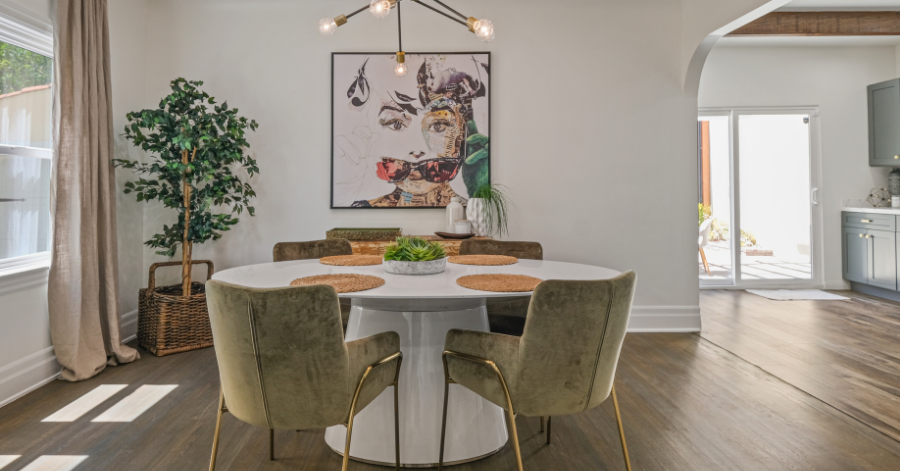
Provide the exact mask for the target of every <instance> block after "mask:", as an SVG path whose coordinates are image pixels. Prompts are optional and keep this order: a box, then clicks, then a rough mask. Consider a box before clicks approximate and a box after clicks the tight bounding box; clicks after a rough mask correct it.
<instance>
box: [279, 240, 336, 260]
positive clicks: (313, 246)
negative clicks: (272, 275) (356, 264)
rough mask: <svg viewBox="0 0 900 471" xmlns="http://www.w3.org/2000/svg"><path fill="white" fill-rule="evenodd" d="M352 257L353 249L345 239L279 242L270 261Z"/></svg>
mask: <svg viewBox="0 0 900 471" xmlns="http://www.w3.org/2000/svg"><path fill="white" fill-rule="evenodd" d="M336 255H353V247H352V246H351V245H350V241H349V240H347V239H325V240H310V241H306V242H279V243H277V244H275V247H274V248H273V249H272V261H274V262H286V261H289V260H318V259H320V258H322V257H333V256H336Z"/></svg>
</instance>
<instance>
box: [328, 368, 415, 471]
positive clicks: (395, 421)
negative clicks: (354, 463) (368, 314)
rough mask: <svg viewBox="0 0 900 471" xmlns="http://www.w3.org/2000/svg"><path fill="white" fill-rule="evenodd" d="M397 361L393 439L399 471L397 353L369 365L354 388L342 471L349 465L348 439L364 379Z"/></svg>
mask: <svg viewBox="0 0 900 471" xmlns="http://www.w3.org/2000/svg"><path fill="white" fill-rule="evenodd" d="M395 359H397V371H396V373H394V384H393V386H394V438H395V441H396V444H395V445H396V451H397V471H400V416H399V415H398V414H397V403H398V399H397V385H398V384H399V381H400V365H401V364H402V363H403V353H402V352H397V353H395V354H393V355H390V356H388V357H385V358H383V359H381V360H379V361H378V362H376V363H374V364H372V365H369V367H368V368H366V371H365V373H363V375H362V378H360V380H359V384H358V385H357V386H356V393H355V394H354V395H353V402H351V403H350V416H349V417H348V418H347V440H346V443H345V445H344V463H343V466H342V467H341V470H342V471H347V466H349V464H350V437H351V435H352V434H353V416H354V415H355V414H356V403H357V401H359V395H360V393H361V392H362V388H363V385H365V383H366V378H368V377H369V373H371V372H372V370H374V369H375V368H377V367H379V366H381V365H384V364H385V363H389V362H391V361H393V360H395Z"/></svg>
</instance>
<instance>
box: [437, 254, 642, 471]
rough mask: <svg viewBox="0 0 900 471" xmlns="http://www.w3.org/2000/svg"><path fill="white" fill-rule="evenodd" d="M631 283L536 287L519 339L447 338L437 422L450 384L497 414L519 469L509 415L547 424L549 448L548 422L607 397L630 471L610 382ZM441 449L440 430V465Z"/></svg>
mask: <svg viewBox="0 0 900 471" xmlns="http://www.w3.org/2000/svg"><path fill="white" fill-rule="evenodd" d="M636 281H637V277H636V275H635V274H634V272H628V273H624V274H622V275H620V276H618V277H616V278H613V279H611V280H599V281H573V280H547V281H544V282H542V283H541V284H540V285H538V287H537V288H536V289H535V291H534V295H533V296H532V299H531V304H530V306H529V308H528V317H527V319H526V321H525V331H524V333H523V334H522V336H521V337H515V336H510V335H504V334H497V333H491V332H475V331H469V330H459V329H454V330H451V331H449V332H448V333H447V340H446V343H445V352H444V372H445V377H446V381H447V385H446V386H445V389H444V410H445V413H444V417H445V419H446V408H447V398H448V393H449V384H451V383H457V384H460V385H462V386H464V387H466V388H467V389H470V390H471V391H473V392H475V393H476V394H478V395H480V396H482V397H484V398H485V399H487V400H489V401H491V402H493V403H494V404H496V405H498V406H500V407H502V408H503V409H505V410H506V411H507V412H508V413H509V416H510V435H511V436H512V440H513V445H514V447H515V451H516V458H517V460H518V465H519V469H520V470H521V469H522V459H521V455H520V453H519V446H518V437H517V432H516V427H515V418H514V415H515V414H521V415H524V416H531V417H541V425H542V426H543V417H548V427H547V443H548V444H549V443H550V427H549V420H550V419H549V417H551V416H554V415H569V414H575V413H579V412H583V411H586V410H589V409H592V408H594V407H597V406H599V405H600V404H601V403H603V402H604V401H605V400H606V399H607V398H608V397H609V396H610V394H612V397H613V403H614V405H615V411H616V419H617V421H618V425H619V435H620V438H621V440H622V450H623V454H624V456H625V462H626V466H627V467H628V469H629V470H630V469H631V465H630V463H629V460H628V450H627V448H626V446H625V435H624V433H623V431H622V421H621V415H620V414H619V408H618V400H617V399H616V396H615V388H614V387H613V380H614V378H615V373H616V364H617V363H618V361H619V353H620V351H621V349H622V342H623V340H624V339H625V331H626V329H627V327H628V319H629V317H630V314H631V303H632V299H633V297H634V288H635V284H636ZM442 427H446V423H444V424H443V425H442ZM542 428H543V427H542ZM443 450H444V434H443V429H442V434H441V456H440V462H441V463H443Z"/></svg>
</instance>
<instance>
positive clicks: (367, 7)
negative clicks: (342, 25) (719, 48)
mask: <svg viewBox="0 0 900 471" xmlns="http://www.w3.org/2000/svg"><path fill="white" fill-rule="evenodd" d="M368 9H369V5H366V6H364V7H362V8H360V9H359V10H356V11H354V12H353V13H351V14H349V15H347V18H353V17H354V16H356V14H357V13H362V12H364V11H366V10H368Z"/></svg>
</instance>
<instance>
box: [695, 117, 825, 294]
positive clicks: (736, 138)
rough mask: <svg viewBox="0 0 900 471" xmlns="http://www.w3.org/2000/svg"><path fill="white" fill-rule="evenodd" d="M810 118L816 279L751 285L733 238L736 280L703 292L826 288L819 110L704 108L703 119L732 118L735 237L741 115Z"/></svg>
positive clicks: (738, 208)
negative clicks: (743, 273)
mask: <svg viewBox="0 0 900 471" xmlns="http://www.w3.org/2000/svg"><path fill="white" fill-rule="evenodd" d="M761 114H763V115H779V114H782V115H784V114H808V115H809V141H810V142H809V162H810V169H809V178H810V182H809V186H810V189H811V190H810V191H811V194H810V196H809V197H810V245H811V246H812V247H811V249H810V261H811V262H812V278H811V279H809V280H761V281H747V280H743V279H742V278H741V263H740V262H741V258H740V257H741V252H740V237H734V236H732V237H731V242H732V243H731V257H732V279H731V280H723V281H721V282H703V283H702V284H701V285H700V288H701V289H723V288H725V289H727V288H733V289H745V288H817V289H822V288H825V281H824V280H825V274H824V273H825V254H824V252H823V247H824V217H823V213H822V205H821V204H820V202H821V201H822V192H821V186H820V182H821V181H822V153H821V133H820V124H819V107H818V106H777V107H727V108H701V109H700V110H699V116H701V117H702V116H729V119H730V120H731V123H730V124H731V126H730V129H729V143H730V152H731V159H729V162H730V169H729V174H730V176H731V227H732V228H734V229H735V230H733V231H732V232H733V233H738V234H739V232H738V231H739V230H740V211H741V200H740V198H741V193H740V184H741V182H740V135H739V132H738V121H739V117H740V116H741V115H761Z"/></svg>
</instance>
